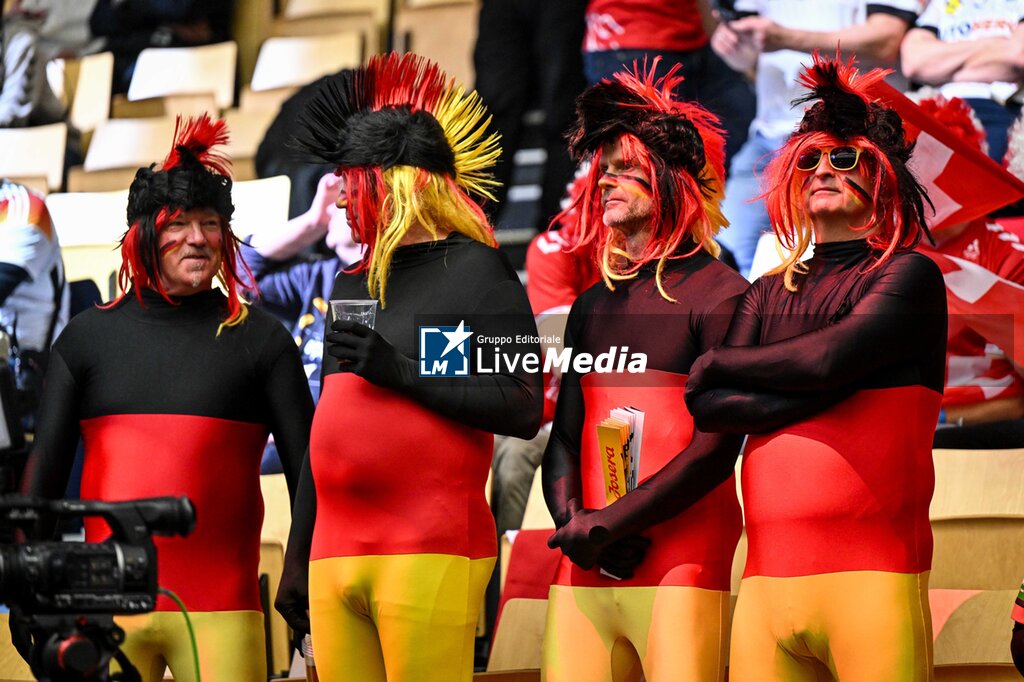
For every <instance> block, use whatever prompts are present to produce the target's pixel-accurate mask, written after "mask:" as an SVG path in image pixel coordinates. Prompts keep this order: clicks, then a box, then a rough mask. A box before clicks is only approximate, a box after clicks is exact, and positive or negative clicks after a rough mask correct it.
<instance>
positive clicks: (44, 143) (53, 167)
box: [0, 123, 68, 191]
mask: <svg viewBox="0 0 1024 682" xmlns="http://www.w3.org/2000/svg"><path fill="white" fill-rule="evenodd" d="M67 139H68V127H67V124H64V123H51V124H50V125H45V126H35V127H32V128H4V129H0V175H2V176H5V177H8V178H11V179H18V180H29V179H32V178H36V179H39V178H45V179H46V182H45V184H46V189H47V190H48V191H53V190H59V189H60V187H61V183H62V182H63V178H64V150H65V147H66V145H67ZM27 184H29V185H30V186H33V187H36V186H38V185H39V183H38V182H35V183H33V182H27Z"/></svg>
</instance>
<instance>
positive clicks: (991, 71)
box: [844, 0, 1024, 163]
mask: <svg viewBox="0 0 1024 682" xmlns="http://www.w3.org/2000/svg"><path fill="white" fill-rule="evenodd" d="M1022 18H1024V2H1020V1H1019V0H1010V1H1007V0H973V1H972V2H947V1H946V0H930V2H928V5H927V7H926V8H925V10H924V12H922V14H921V17H920V18H919V19H918V20H917V26H916V27H915V28H913V29H912V30H911V31H910V32H908V33H907V36H906V40H904V41H903V46H902V49H901V56H902V60H903V73H905V74H906V76H907V77H908V78H910V79H911V80H913V81H916V82H919V83H925V84H928V85H936V86H939V89H940V92H941V93H942V94H943V95H944V96H946V97H947V98H948V97H960V98H961V99H963V100H965V101H966V102H967V103H968V104H970V105H971V107H972V108H973V109H974V111H975V113H976V114H977V115H978V118H979V119H981V124H982V126H983V127H984V129H985V136H986V138H987V140H988V154H989V156H990V157H991V158H992V159H994V160H995V161H996V162H998V163H1002V160H1003V156H1004V155H1005V154H1006V132H1007V129H1008V128H1009V127H1010V124H1011V123H1013V120H1014V118H1015V117H1016V116H1017V115H1018V114H1019V113H1020V108H1021V107H1020V102H1019V101H1010V100H1011V97H1012V96H1013V94H1014V93H1015V92H1016V91H1017V88H1018V86H1019V84H1020V81H1021V76H1022V75H1024V30H1022V29H1021V23H1020V22H1021V19H1022ZM845 47H846V45H845V44H844V48H845Z"/></svg>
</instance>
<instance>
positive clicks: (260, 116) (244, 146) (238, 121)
mask: <svg viewBox="0 0 1024 682" xmlns="http://www.w3.org/2000/svg"><path fill="white" fill-rule="evenodd" d="M275 115H276V114H275V112H274V111H259V110H257V111H242V110H240V109H229V110H227V111H225V112H224V120H225V121H226V122H227V124H228V131H229V132H230V133H231V142H230V144H228V150H227V153H228V156H229V157H230V158H231V175H232V177H234V179H235V180H236V181H238V180H255V179H256V167H255V159H256V150H258V149H259V146H260V142H262V141H263V135H264V134H265V133H266V132H267V128H269V127H270V124H271V123H272V122H273V120H274V116H275Z"/></svg>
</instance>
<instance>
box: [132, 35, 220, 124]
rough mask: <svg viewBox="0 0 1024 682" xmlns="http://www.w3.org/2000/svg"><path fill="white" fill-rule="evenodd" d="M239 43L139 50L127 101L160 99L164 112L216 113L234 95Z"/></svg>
mask: <svg viewBox="0 0 1024 682" xmlns="http://www.w3.org/2000/svg"><path fill="white" fill-rule="evenodd" d="M237 59H238V45H237V44H235V42H234V41H230V40H229V41H226V42H223V43H217V44H214V45H201V46H198V47H150V48H146V49H145V50H143V51H142V52H141V53H139V58H138V61H136V64H135V71H134V73H133V74H132V82H131V84H130V85H129V86H128V100H129V101H132V102H135V101H139V100H148V99H154V98H161V99H162V100H163V102H164V112H165V114H168V115H171V114H178V113H199V112H202V111H210V112H211V113H217V112H219V111H222V110H224V109H227V108H229V107H230V106H231V105H232V103H233V101H234V94H235V65H236V61H237Z"/></svg>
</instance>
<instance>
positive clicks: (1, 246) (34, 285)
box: [0, 178, 70, 426]
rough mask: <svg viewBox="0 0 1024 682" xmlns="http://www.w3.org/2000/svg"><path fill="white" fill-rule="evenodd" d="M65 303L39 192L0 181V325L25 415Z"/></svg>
mask: <svg viewBox="0 0 1024 682" xmlns="http://www.w3.org/2000/svg"><path fill="white" fill-rule="evenodd" d="M69 304H70V296H69V294H68V286H67V282H66V281H65V279H64V262H63V260H62V259H61V252H60V243H59V242H58V241H57V233H56V231H55V230H54V229H53V225H52V224H51V223H50V214H49V212H48V211H47V210H46V204H45V203H43V197H42V195H40V194H37V193H36V192H34V191H32V190H30V189H28V188H27V187H24V186H22V185H19V184H16V183H14V182H11V181H10V180H8V179H6V178H4V179H0V327H2V328H3V331H4V332H6V333H7V334H8V335H9V336H10V338H11V341H12V343H13V348H14V352H15V353H16V354H17V361H16V363H15V376H16V379H17V381H18V385H19V389H20V391H19V393H20V394H21V396H22V399H23V401H24V403H25V404H24V405H23V406H22V409H23V410H24V411H27V412H29V414H30V415H31V414H34V412H35V408H36V407H37V406H38V399H39V395H40V393H41V391H42V381H43V374H44V373H45V371H46V364H47V358H48V357H49V350H50V345H51V344H52V343H53V340H54V339H55V338H57V335H58V334H60V332H61V330H63V329H64V325H66V324H67V322H68V309H69ZM30 426H31V424H30Z"/></svg>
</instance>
